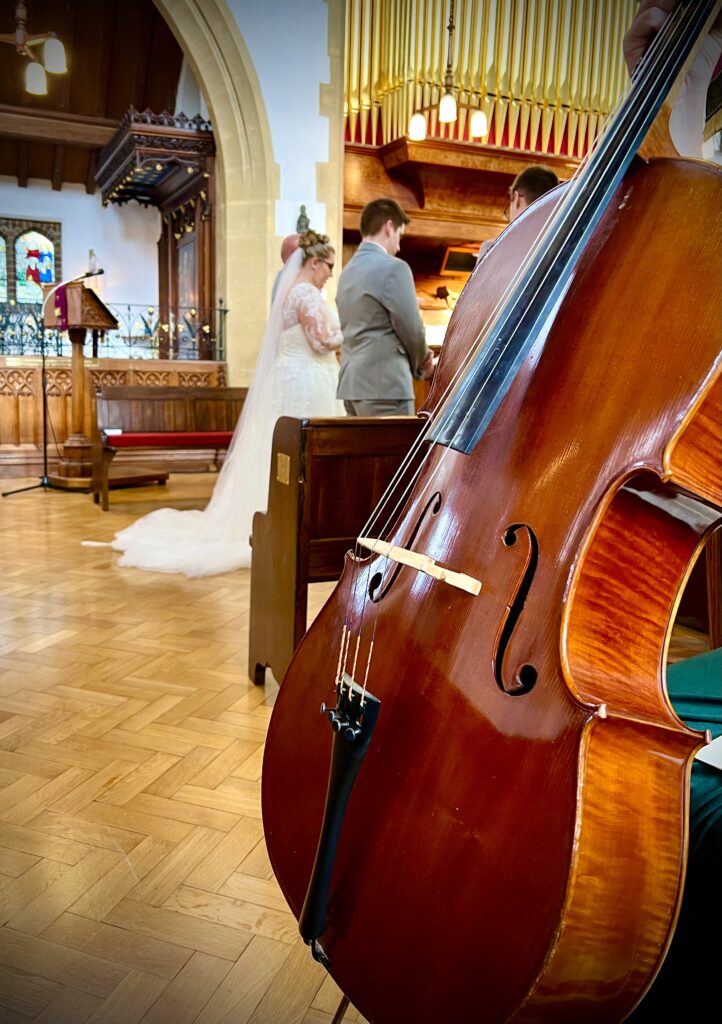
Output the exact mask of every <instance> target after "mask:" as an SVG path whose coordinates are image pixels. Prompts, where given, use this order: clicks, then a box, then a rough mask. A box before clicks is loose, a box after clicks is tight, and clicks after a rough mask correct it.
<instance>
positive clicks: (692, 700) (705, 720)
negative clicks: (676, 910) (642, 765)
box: [627, 648, 722, 1024]
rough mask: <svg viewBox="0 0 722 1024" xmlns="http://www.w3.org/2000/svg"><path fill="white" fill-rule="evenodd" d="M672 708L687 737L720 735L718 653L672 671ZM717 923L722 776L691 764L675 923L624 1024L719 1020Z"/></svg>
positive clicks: (720, 911)
mask: <svg viewBox="0 0 722 1024" xmlns="http://www.w3.org/2000/svg"><path fill="white" fill-rule="evenodd" d="M667 688H668V690H669V695H670V699H671V701H672V705H673V707H674V709H675V711H676V712H677V714H678V715H679V716H680V718H682V719H684V721H685V722H686V723H687V725H689V726H690V728H692V729H709V730H710V731H711V732H712V734H713V735H714V736H719V735H720V734H721V733H722V648H719V649H717V650H714V651H709V652H708V653H707V654H699V655H697V657H695V658H688V659H686V660H685V661H681V662H678V663H677V664H675V665H670V667H669V669H668V671H667ZM721 920H722V771H720V770H719V769H718V768H713V767H712V766H711V765H707V764H703V763H702V762H701V761H695V762H694V765H693V766H692V782H691V799H690V836H689V862H688V865H687V878H686V881H685V887H684V897H683V899H682V908H681V911H680V915H679V921H678V923H677V928H676V930H675V933H674V936H673V938H672V943H671V945H670V948H669V952H668V954H667V957H666V959H665V961H664V963H663V964H662V968H661V970H660V972H659V974H658V975H657V978H656V979H655V981H654V984H653V985H652V987H651V989H650V990H649V992H648V993H647V995H646V996H645V998H644V999H643V1000H642V1002H641V1004H640V1005H639V1007H638V1008H637V1010H635V1012H634V1013H633V1014H632V1015H631V1016H630V1017H628V1018H627V1021H628V1024H652V1022H653V1021H654V1022H655V1024H659V1022H660V1021H663V1020H664V1021H667V1020H671V1021H673V1022H674V1024H677V1022H680V1024H681V1022H687V1021H690V1022H696V1021H701V1020H702V1019H703V1018H704V1019H713V1018H714V1019H718V1017H719V1015H720V1013H722V991H721V990H720V985H719V981H718V977H719V959H720V957H719V954H720V951H721V946H722V943H721V942H720V937H719V936H720V933H719V922H720V921H721Z"/></svg>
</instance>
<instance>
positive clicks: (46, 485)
mask: <svg viewBox="0 0 722 1024" xmlns="http://www.w3.org/2000/svg"><path fill="white" fill-rule="evenodd" d="M102 273H103V271H102V270H86V271H85V273H84V274H78V276H77V277H71V278H69V279H68V280H67V281H60V282H59V283H58V284H56V285H55V287H54V288H51V289H50V291H49V292H48V294H47V295H46V296H45V298H44V299H43V305H42V308H41V310H40V324H41V329H40V360H41V369H40V390H41V392H42V395H43V475H42V476H41V477H40V480H39V481H38V483H36V484H30V486H29V487H16V488H15V490H14V491H3V493H2V497H3V498H9V497H10V495H11V494H22V493H23V491H36V490H38V488H42V490H45V491H51V490H54V491H62V490H65V488H64V487H58V486H56V485H55V484H53V483H52V482H51V480H50V477H49V476H48V379H47V374H46V370H45V307H46V306H47V304H48V299H49V298H50V297H51V296H52V295H54V294H55V293H56V291H57V290H58V288H62V287H63V286H64V285H68V284H77V282H78V281H84V280H85V279H86V278H87V277H96V276H97V275H98V274H102Z"/></svg>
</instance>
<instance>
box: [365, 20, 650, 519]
mask: <svg viewBox="0 0 722 1024" xmlns="http://www.w3.org/2000/svg"><path fill="white" fill-rule="evenodd" d="M666 28H667V26H665V29H666ZM663 31H664V30H663ZM661 34H662V33H660V34H659V35H661ZM631 89H632V83H631V82H630V83H629V84H628V85H627V87H626V90H625V92H624V93H623V94H622V98H621V99H620V100H619V101H618V102H617V104H616V106H615V108H614V109H613V110H612V111H611V113H610V114H609V116H608V117H607V120H606V122H605V125H604V126H603V128H602V131H601V132H600V133H599V134H598V135H597V136H596V138H595V140H594V143H593V144H592V147H590V150H589V151H588V152H587V153H586V154H585V157H584V159H583V160H582V162H581V163H580V165H579V167H578V168H577V170H576V171H575V172H574V175H573V176H572V178H571V179H570V180H569V183H568V184H569V187H568V188H567V190H566V192H565V193H564V195H562V196H560V197H559V198H558V199H557V200H556V201H555V204H554V206H553V207H552V209H551V212H550V218H549V221H548V222H547V225H546V226H545V230H544V231H543V232H542V233H541V235H540V236H539V237H538V238H537V239H535V241H534V243H533V245H532V248H531V249H530V250H529V252H528V253H527V255H526V256H525V257H524V260H523V261H522V263H521V264H520V266H519V268H518V269H517V270H516V271H515V273H514V276H513V277H512V279H511V280H510V282H509V284H508V285H507V286H506V288H505V290H504V292H503V293H502V295H501V296H500V298H499V299H498V301H497V303H496V305H495V307H494V308H493V309H492V310H491V312H490V313H489V314H488V316H487V319H486V320H485V322H484V324H483V325H482V327H481V328H480V330H479V333H478V334H477V336H476V338H475V339H474V341H473V342H472V345H471V346H470V348H469V350H468V351H467V352H466V354H465V355H464V357H463V360H462V362H461V365H460V366H459V367H458V368H457V370H456V371H455V372H454V374H453V375H452V377H451V379H450V381H449V383H448V384H447V385H446V387H445V390H444V392H442V394H441V396H440V402H439V406H438V407H440V406H441V405H443V402H444V401H445V400H446V398H448V396H449V394H450V392H451V390H452V389H453V386H454V385H455V384H456V382H457V381H458V379H459V378H460V377H461V376H462V374H463V373H464V371H465V370H466V368H467V366H468V363H469V362H470V361H471V360H472V359H473V358H474V357H475V356H476V355H477V353H478V352H479V350H480V348H481V347H482V346H483V344H484V343H485V342H486V333H487V330H488V328H489V326H490V324H491V323H493V320H494V318H495V316H496V315H497V314H498V312H499V311H500V310H501V309H502V308H503V307H504V306H505V304H506V300H507V298H508V297H509V294H510V293H511V292H512V291H513V289H514V287H515V286H516V284H517V283H518V280H519V278H520V277H521V275H522V274H523V273H524V272H525V271H526V270H527V269H528V268H529V267H530V265H531V264H532V262H533V261H534V260H535V259H536V257H537V255H538V253H539V252H540V251H541V250H542V249H545V248H546V247H547V246H548V245H550V244H552V243H553V242H554V241H555V239H556V237H557V236H558V234H559V231H560V230H561V228H562V227H563V226H564V225H563V223H560V222H558V221H556V220H555V219H554V218H555V216H556V214H557V212H558V210H559V208H560V206H561V204H562V203H563V202H565V203H567V205H568V203H569V202H571V200H572V199H573V198H574V197H575V196H576V191H578V189H579V188H581V187H582V184H583V183H582V182H581V180H580V179H581V175H582V174H583V172H584V170H585V169H586V166H587V164H588V162H589V160H590V159H591V157H592V155H593V154H594V152H595V150H596V149H597V148H598V147H599V145H600V144H601V141H602V140H603V138H604V136H605V134H606V133H607V132H608V131H609V130H610V126H611V124H612V121H613V118H614V117H615V116H616V113H617V111H618V109H619V108H620V107H621V105H622V104H623V103H624V102H625V100H626V98H627V96H628V95H629V92H630V91H631ZM575 189H576V191H575ZM557 228H558V230H555V229H557ZM535 294H536V293H535ZM524 298H525V299H526V296H524ZM433 422H434V420H433V417H429V420H428V421H427V426H426V427H425V428H424V430H422V431H421V435H420V437H419V438H417V440H416V441H415V442H414V445H413V446H412V448H411V450H410V452H409V454H408V456H407V457H406V458H405V459H404V461H403V462H402V464H401V466H400V467H399V470H397V472H396V474H395V475H394V477H393V479H392V481H391V482H390V484H389V486H388V488H387V490H386V491H385V493H384V495H383V496H382V497H381V499H380V501H379V502H378V504H377V506H376V507H375V509H374V510H373V512H372V513H371V516H370V517H369V519H368V520H367V522H366V524H365V525H364V527H363V529H362V532H361V535H362V536H363V535H364V533H367V532H368V531H369V529H370V528H371V527H372V525H373V523H374V522H376V521H378V519H379V518H380V510H381V509H382V508H383V506H384V505H385V503H386V501H387V499H388V497H389V496H390V493H391V492H392V491H393V489H394V487H395V485H396V483H397V482H398V480H399V479H400V477H401V475H402V473H403V472H404V470H405V469H406V468H408V463H409V462H410V459H411V457H413V455H415V454H416V451H417V450H418V448H419V447H420V444H421V443H423V441H424V440H425V437H426V434H427V433H428V429H429V426H431V425H432V424H433ZM422 468H423V464H422V466H421V467H419V472H417V474H416V476H415V477H414V479H412V481H411V484H410V486H413V483H414V481H415V479H416V477H418V475H419V473H420V470H421V469H422ZM405 493H406V492H404V495H403V496H405ZM403 496H402V498H403ZM396 511H397V508H394V509H393V511H392V515H393V514H394V513H395V512H396Z"/></svg>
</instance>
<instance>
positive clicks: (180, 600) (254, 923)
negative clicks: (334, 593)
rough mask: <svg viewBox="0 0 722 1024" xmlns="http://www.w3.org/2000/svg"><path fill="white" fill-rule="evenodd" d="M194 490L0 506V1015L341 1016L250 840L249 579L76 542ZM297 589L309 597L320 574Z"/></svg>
mask: <svg viewBox="0 0 722 1024" xmlns="http://www.w3.org/2000/svg"><path fill="white" fill-rule="evenodd" d="M27 482H28V483H32V482H33V481H27ZM213 482H214V477H213V476H209V475H193V476H181V475H176V476H173V477H171V481H170V485H169V487H168V489H167V490H163V491H160V490H159V489H158V488H157V487H156V488H144V489H138V490H136V491H132V490H127V491H122V492H114V493H113V495H112V498H111V510H110V512H108V513H105V514H104V513H102V512H101V511H100V510H99V509H98V507H97V506H94V505H93V504H92V502H91V500H90V498H89V497H88V495H85V494H73V493H67V492H59V491H40V490H36V491H29V492H27V493H26V494H17V495H13V496H12V497H9V498H4V499H2V503H1V504H0V516H1V517H2V518H1V520H0V522H1V523H2V530H1V532H0V559H1V565H2V573H1V576H0V925H2V927H1V928H0V1021H2V1022H3V1024H20V1022H24V1024H27V1022H28V1021H29V1020H33V1021H36V1022H37V1024H86V1022H87V1024H135V1022H140V1021H142V1022H143V1024H166V1022H170V1024H191V1022H196V1024H246V1022H248V1024H296V1022H298V1024H330V1021H331V1020H332V1018H333V1015H334V1013H335V1011H336V1008H337V1006H338V1003H339V1000H340V998H341V994H340V992H339V990H338V989H337V988H336V986H335V985H334V984H333V983H332V982H331V981H330V979H328V978H327V976H326V974H325V972H324V970H323V969H322V968H321V967H320V966H318V965H316V964H315V963H314V962H313V961H312V960H311V958H310V956H309V954H308V951H307V949H306V947H305V946H303V944H302V943H301V941H300V939H299V938H298V935H297V926H296V922H295V920H294V918H293V916H292V915H291V913H290V912H289V911H288V909H287V907H286V904H285V902H284V900H283V898H282V896H281V894H280V891H279V890H278V888H277V885H276V883H275V881H274V879H273V876H272V873H271V868H270V865H269V862H268V858H267V855H266V851H265V847H264V843H263V836H262V826H261V812H260V773H261V756H262V750H263V742H264V737H265V733H266V728H267V724H268V719H269V715H270V709H271V706H272V703H273V698H274V695H275V693H276V692H277V686H276V684H275V682H274V681H273V679H272V678H271V677H270V675H269V681H268V683H267V685H266V687H265V688H258V687H254V686H253V684H252V683H250V682H249V680H248V677H247V665H246V657H247V655H246V633H247V624H248V623H247V619H248V589H249V574H248V572H237V573H233V574H229V575H225V576H219V577H214V578H208V579H199V580H187V579H186V578H185V577H182V576H165V575H159V574H152V573H144V572H138V571H134V570H129V569H120V568H118V567H117V566H116V564H115V561H116V555H115V554H114V553H113V552H112V551H110V550H109V549H107V548H86V547H81V545H80V540H81V539H96V540H109V539H110V537H111V536H112V534H113V533H114V532H115V531H116V530H117V529H120V528H121V527H123V526H125V525H127V524H128V523H130V522H131V521H132V520H133V519H134V518H136V517H137V516H138V515H139V514H140V513H142V512H145V511H148V510H150V509H151V508H153V507H158V504H159V503H160V502H165V501H168V500H171V501H172V503H173V504H176V505H177V506H178V507H192V506H194V505H197V506H198V507H202V505H203V504H204V503H205V500H206V499H207V497H208V495H209V494H210V490H211V487H212V484H213ZM4 483H6V484H7V486H8V487H16V486H18V487H19V486H22V484H23V483H24V481H21V480H10V481H4ZM312 591H316V592H317V591H320V595H319V594H318V593H316V595H315V607H316V608H318V607H319V604H320V601H321V600H322V598H323V596H324V595H325V594H326V593H328V591H329V586H328V585H323V586H321V587H314V588H312ZM313 600H314V597H313V596H312V601H313ZM344 1019H345V1020H346V1021H359V1020H360V1019H361V1018H360V1017H359V1015H358V1014H357V1013H356V1012H355V1011H354V1010H353V1009H349V1011H348V1012H347V1014H346V1016H345V1018H344Z"/></svg>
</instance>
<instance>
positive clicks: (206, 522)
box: [111, 231, 344, 576]
mask: <svg viewBox="0 0 722 1024" xmlns="http://www.w3.org/2000/svg"><path fill="white" fill-rule="evenodd" d="M333 267H334V250H333V248H332V247H331V246H330V245H329V242H328V237H327V236H326V235H318V234H316V233H315V232H314V231H307V232H305V233H304V234H302V235H301V237H300V241H299V248H298V249H297V250H296V252H294V253H293V255H292V256H291V257H290V259H289V260H288V262H287V263H286V266H285V268H284V270H283V272H282V274H281V278H280V280H279V283H278V289H277V292H276V298H275V301H274V303H273V306H272V309H271V315H270V317H269V320H268V324H267V325H266V330H265V333H264V336H263V341H262V343H261V349H260V352H259V355H258V359H257V361H256V367H255V369H254V371H253V378H252V380H251V385H250V388H249V390H248V397H247V398H246V402H245V405H244V407H243V411H242V413H241V417H240V419H239V421H238V424H237V426H236V429H235V433H234V435H233V440H232V441H231V445H230V448H229V449H228V454H227V456H226V459H225V461H224V463H223V468H222V470H221V472H220V475H219V477H218V480H217V481H216V485H215V488H214V489H213V495H212V496H211V500H210V502H209V503H208V505H207V506H206V508H205V509H203V511H198V510H190V511H181V510H179V509H173V508H162V509H158V510H157V511H155V512H151V513H150V514H149V515H147V516H143V517H142V518H141V519H138V520H137V521H136V522H135V523H133V524H132V525H131V526H129V527H127V529H125V530H121V531H120V532H119V533H117V534H116V535H115V538H114V540H113V542H112V545H111V546H112V547H113V548H114V549H115V550H116V551H122V552H123V555H122V557H121V558H120V559H119V560H118V564H119V565H124V566H133V567H134V568H137V569H149V570H153V571H155V572H183V573H185V574H186V575H187V576H212V575H214V574H216V573H221V572H230V571H231V570H232V569H239V568H243V567H248V566H250V564H251V548H250V544H249V535H250V532H251V526H252V521H253V515H254V513H255V512H256V511H258V510H259V509H260V510H263V509H265V508H266V505H267V501H268V475H269V472H270V468H269V467H270V462H271V444H272V439H273V428H274V426H275V424H276V420H277V419H278V418H279V416H298V417H303V416H343V415H344V409H343V403H341V402H339V401H337V400H336V386H337V383H338V361H337V359H336V349H338V348H339V347H340V345H341V342H342V341H343V337H342V335H341V331H340V329H339V325H338V318H337V317H336V316H335V314H334V313H333V311H332V310H331V309H330V308H329V306H328V305H327V304H326V303H325V301H324V299H323V297H322V295H321V289H322V288H323V286H324V285H325V284H326V282H327V281H328V279H329V277H330V276H331V274H332V272H333Z"/></svg>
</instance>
